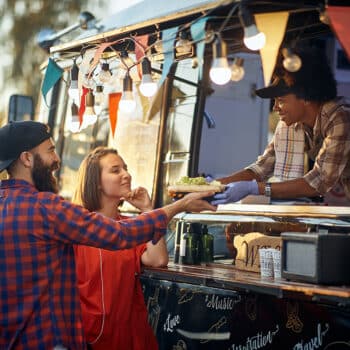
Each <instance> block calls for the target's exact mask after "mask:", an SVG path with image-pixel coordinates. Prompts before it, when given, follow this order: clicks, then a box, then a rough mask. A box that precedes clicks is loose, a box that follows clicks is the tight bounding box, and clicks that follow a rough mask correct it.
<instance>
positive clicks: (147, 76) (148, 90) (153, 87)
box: [140, 57, 158, 97]
mask: <svg viewBox="0 0 350 350" xmlns="http://www.w3.org/2000/svg"><path fill="white" fill-rule="evenodd" d="M151 72H152V69H151V63H150V61H149V59H148V58H147V57H145V58H144V59H143V60H142V79H141V84H140V91H141V94H142V95H143V96H145V97H152V96H153V95H154V94H155V93H156V92H157V88H158V86H157V83H156V82H154V81H153V79H152V76H151Z"/></svg>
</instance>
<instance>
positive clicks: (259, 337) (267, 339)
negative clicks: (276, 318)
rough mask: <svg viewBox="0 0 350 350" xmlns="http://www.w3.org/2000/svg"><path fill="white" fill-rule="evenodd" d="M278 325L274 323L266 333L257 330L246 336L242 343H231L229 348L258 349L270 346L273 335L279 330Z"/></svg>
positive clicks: (232, 349) (236, 349) (239, 349)
mask: <svg viewBox="0 0 350 350" xmlns="http://www.w3.org/2000/svg"><path fill="white" fill-rule="evenodd" d="M279 330H280V327H279V325H278V324H276V328H275V329H274V330H269V331H267V332H266V333H263V332H258V333H257V334H256V335H254V336H252V337H247V338H246V341H245V343H243V344H232V345H231V347H230V348H229V349H230V350H259V349H262V348H265V347H268V348H269V347H270V345H271V344H272V342H273V339H274V337H275V336H276V334H277V333H278V332H279Z"/></svg>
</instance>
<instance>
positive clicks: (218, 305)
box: [205, 294, 241, 311]
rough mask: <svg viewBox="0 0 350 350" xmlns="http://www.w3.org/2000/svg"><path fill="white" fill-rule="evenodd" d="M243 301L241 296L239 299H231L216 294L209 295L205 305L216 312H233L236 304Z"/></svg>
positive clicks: (206, 297)
mask: <svg viewBox="0 0 350 350" xmlns="http://www.w3.org/2000/svg"><path fill="white" fill-rule="evenodd" d="M240 301H241V297H240V296H239V297H238V298H237V299H234V298H230V297H223V296H219V295H216V294H207V295H206V296H205V305H206V307H207V308H208V309H214V310H221V311H225V310H233V307H234V306H235V304H237V303H239V302H240Z"/></svg>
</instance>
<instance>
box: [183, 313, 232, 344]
mask: <svg viewBox="0 0 350 350" xmlns="http://www.w3.org/2000/svg"><path fill="white" fill-rule="evenodd" d="M226 322H227V320H226V317H221V318H220V320H219V321H218V322H216V323H214V324H213V325H212V326H211V327H210V328H209V329H208V331H207V332H192V331H186V330H184V329H180V328H177V329H176V331H177V332H178V333H179V334H180V335H182V336H183V337H185V338H188V339H193V340H200V343H202V344H203V343H206V342H208V341H211V340H227V339H230V336H231V333H230V332H219V331H220V328H221V327H222V326H223V325H224V324H226Z"/></svg>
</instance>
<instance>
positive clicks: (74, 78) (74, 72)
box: [68, 60, 80, 106]
mask: <svg viewBox="0 0 350 350" xmlns="http://www.w3.org/2000/svg"><path fill="white" fill-rule="evenodd" d="M78 76H79V67H78V66H77V64H76V62H75V60H74V61H73V66H72V68H71V70H70V86H69V89H68V95H69V96H70V98H71V99H72V100H73V102H74V103H75V104H76V105H77V106H79V104H80V101H79V88H78Z"/></svg>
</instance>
